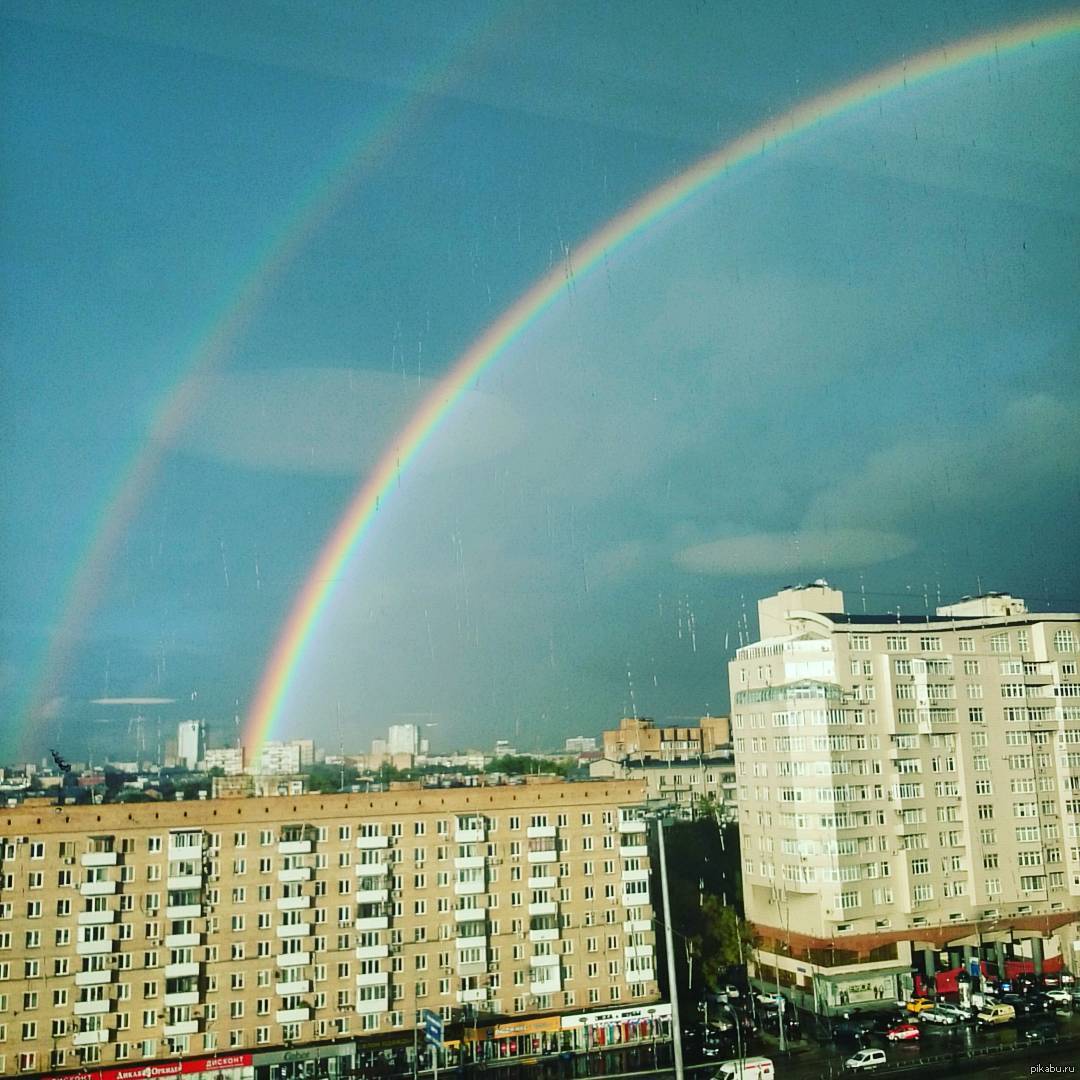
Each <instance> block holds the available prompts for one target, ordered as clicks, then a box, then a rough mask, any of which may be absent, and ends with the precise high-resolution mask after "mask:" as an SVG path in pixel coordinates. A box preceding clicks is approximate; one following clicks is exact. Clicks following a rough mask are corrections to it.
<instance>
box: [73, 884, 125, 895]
mask: <svg viewBox="0 0 1080 1080" xmlns="http://www.w3.org/2000/svg"><path fill="white" fill-rule="evenodd" d="M79 892H80V893H82V895H83V896H114V895H115V894H116V882H115V881H84V882H83V883H82V884H81V885H80V886H79Z"/></svg>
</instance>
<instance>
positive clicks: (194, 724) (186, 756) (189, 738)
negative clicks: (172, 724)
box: [176, 720, 206, 771]
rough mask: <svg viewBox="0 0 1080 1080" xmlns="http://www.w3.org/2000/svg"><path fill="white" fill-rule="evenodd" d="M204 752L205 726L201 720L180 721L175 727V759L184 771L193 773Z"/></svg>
mask: <svg viewBox="0 0 1080 1080" xmlns="http://www.w3.org/2000/svg"><path fill="white" fill-rule="evenodd" d="M205 752H206V725H205V724H204V723H203V722H202V721H201V720H181V721H180V723H179V724H178V725H177V727H176V758H177V762H178V764H180V765H183V766H184V768H185V769H191V770H192V771H194V770H195V769H197V768H199V766H200V765H201V764H202V760H203V755H204V754H205Z"/></svg>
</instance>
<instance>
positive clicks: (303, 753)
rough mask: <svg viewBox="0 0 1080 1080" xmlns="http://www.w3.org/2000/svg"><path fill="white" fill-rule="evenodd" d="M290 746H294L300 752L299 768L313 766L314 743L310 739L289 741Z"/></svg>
mask: <svg viewBox="0 0 1080 1080" xmlns="http://www.w3.org/2000/svg"><path fill="white" fill-rule="evenodd" d="M289 745H290V746H295V747H296V748H297V749H298V750H299V751H300V767H301V768H302V769H303V768H306V767H307V766H308V765H314V764H315V743H314V740H312V739H290V740H289Z"/></svg>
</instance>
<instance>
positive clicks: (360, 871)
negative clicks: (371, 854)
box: [354, 862, 390, 878]
mask: <svg viewBox="0 0 1080 1080" xmlns="http://www.w3.org/2000/svg"><path fill="white" fill-rule="evenodd" d="M354 871H355V873H356V876H357V877H358V878H364V877H371V878H379V877H385V876H386V875H387V874H388V873H389V872H390V867H389V865H388V864H387V863H384V862H368V863H357V865H356V866H355V868H354Z"/></svg>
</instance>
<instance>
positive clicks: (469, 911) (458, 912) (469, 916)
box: [454, 907, 487, 923]
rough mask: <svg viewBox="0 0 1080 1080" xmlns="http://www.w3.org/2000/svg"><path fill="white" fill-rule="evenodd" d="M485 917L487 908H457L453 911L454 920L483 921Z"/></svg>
mask: <svg viewBox="0 0 1080 1080" xmlns="http://www.w3.org/2000/svg"><path fill="white" fill-rule="evenodd" d="M486 918H487V909H486V908H482V907H476V908H457V909H455V911H454V922H456V923H465V922H483V921H484V919H486Z"/></svg>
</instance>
